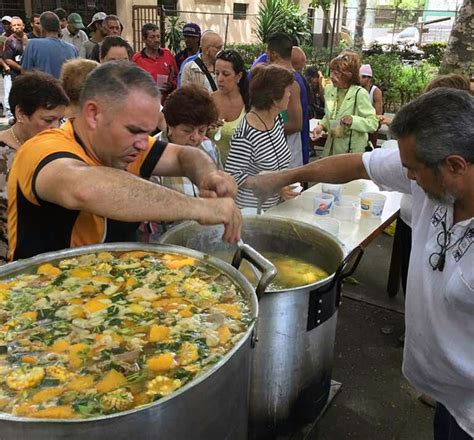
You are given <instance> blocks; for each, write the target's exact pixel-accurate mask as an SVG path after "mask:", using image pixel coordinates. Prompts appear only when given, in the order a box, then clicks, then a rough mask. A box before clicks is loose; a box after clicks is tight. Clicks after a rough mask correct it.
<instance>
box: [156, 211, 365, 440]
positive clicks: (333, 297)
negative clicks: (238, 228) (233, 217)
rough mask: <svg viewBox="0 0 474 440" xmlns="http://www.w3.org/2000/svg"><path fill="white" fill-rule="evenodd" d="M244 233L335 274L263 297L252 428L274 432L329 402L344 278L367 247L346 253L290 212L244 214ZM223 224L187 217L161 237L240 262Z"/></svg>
mask: <svg viewBox="0 0 474 440" xmlns="http://www.w3.org/2000/svg"><path fill="white" fill-rule="evenodd" d="M243 225H244V226H243V229H242V239H243V240H244V241H245V242H246V243H247V244H249V245H250V246H252V247H253V248H255V249H256V250H257V251H258V252H265V251H266V252H276V253H278V254H282V255H289V256H293V257H299V258H302V259H303V260H305V261H307V262H310V263H313V264H316V265H318V266H320V267H322V268H323V269H325V270H326V271H327V272H328V273H329V274H330V275H329V276H328V277H327V278H326V279H324V280H322V281H319V282H317V283H314V284H310V285H306V286H301V287H299V288H295V289H291V290H275V291H268V290H267V291H266V293H265V294H264V295H263V296H262V298H261V299H260V316H259V320H258V332H257V335H258V339H259V342H258V344H257V345H256V347H255V350H254V351H253V352H252V373H251V386H250V434H251V437H252V438H255V439H265V438H269V439H274V438H276V436H277V435H278V434H285V433H288V432H290V431H291V430H293V429H295V427H296V426H297V425H298V424H300V423H305V422H309V421H313V420H314V419H315V418H316V417H317V416H318V415H319V414H320V412H321V410H322V408H323V407H324V405H325V404H326V402H327V398H328V395H329V388H330V383H331V371H332V362H333V349H334V340H335V334H336V322H337V308H338V307H339V304H340V294H341V283H342V280H343V279H344V278H345V277H347V276H349V275H350V274H351V273H353V271H354V270H355V268H356V266H357V264H358V262H359V261H360V258H361V257H362V249H360V248H357V249H356V250H354V251H353V252H351V253H350V254H349V255H346V252H345V250H344V248H343V245H342V244H341V243H340V242H339V241H338V240H336V239H335V238H333V237H332V236H331V235H329V234H328V233H326V232H325V231H323V230H321V229H319V228H317V227H314V226H311V225H308V224H305V223H301V222H296V221H293V220H289V219H284V218H278V217H271V216H245V217H244V223H243ZM222 233H223V230H222V228H221V227H218V226H200V225H198V224H197V223H194V222H186V223H183V224H181V225H178V226H176V227H175V228H173V229H171V230H170V231H168V232H167V233H166V234H165V235H164V236H163V238H162V242H163V243H167V244H178V245H182V246H186V247H189V248H192V249H198V250H200V251H202V252H206V253H209V254H211V255H212V254H215V255H218V256H220V257H221V258H222V257H224V256H225V255H227V259H229V261H230V259H232V255H234V254H235V256H234V260H233V265H235V266H236V267H239V265H240V262H241V254H240V251H239V250H238V249H236V248H235V247H232V246H229V245H227V244H226V243H223V242H222V240H221V239H220V237H221V236H222Z"/></svg>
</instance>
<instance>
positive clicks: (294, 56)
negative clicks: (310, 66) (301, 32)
mask: <svg viewBox="0 0 474 440" xmlns="http://www.w3.org/2000/svg"><path fill="white" fill-rule="evenodd" d="M291 65H292V66H293V69H295V70H296V71H297V72H300V73H301V72H303V69H304V68H305V66H306V54H305V53H304V51H303V49H301V47H298V46H293V49H291Z"/></svg>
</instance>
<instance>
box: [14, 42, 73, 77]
mask: <svg viewBox="0 0 474 440" xmlns="http://www.w3.org/2000/svg"><path fill="white" fill-rule="evenodd" d="M77 56H78V53H77V49H76V48H75V47H74V46H73V45H72V44H69V43H66V42H64V41H62V40H60V39H59V38H51V37H47V38H37V39H34V40H30V41H29V42H28V44H27V46H26V49H25V52H24V54H23V59H22V62H21V67H22V68H23V69H25V70H40V71H41V72H45V73H49V74H50V75H53V76H54V77H56V78H58V79H59V77H60V75H61V67H62V65H63V64H64V63H65V62H66V61H67V60H69V59H71V58H77Z"/></svg>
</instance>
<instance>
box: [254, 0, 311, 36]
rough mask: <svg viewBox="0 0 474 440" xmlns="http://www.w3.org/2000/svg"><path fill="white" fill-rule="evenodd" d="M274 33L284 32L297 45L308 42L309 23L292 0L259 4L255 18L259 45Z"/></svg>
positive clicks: (274, 0) (267, 0) (268, 0)
mask: <svg viewBox="0 0 474 440" xmlns="http://www.w3.org/2000/svg"><path fill="white" fill-rule="evenodd" d="M274 32H285V33H287V34H289V35H291V36H292V37H295V38H296V39H297V40H298V43H299V44H302V43H303V42H307V41H309V40H310V37H311V34H310V31H309V23H308V18H307V16H306V14H302V13H301V11H300V8H299V6H298V5H297V4H295V3H293V1H292V0H266V1H265V2H264V3H261V4H260V7H259V9H258V15H257V18H256V34H257V37H258V39H259V40H260V42H261V43H265V42H266V40H267V38H268V37H269V36H270V35H271V34H273V33H274Z"/></svg>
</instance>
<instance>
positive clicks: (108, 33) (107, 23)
mask: <svg viewBox="0 0 474 440" xmlns="http://www.w3.org/2000/svg"><path fill="white" fill-rule="evenodd" d="M122 30H123V26H122V23H121V22H120V19H119V18H118V17H117V16H116V15H113V14H110V15H107V16H106V17H105V18H104V21H103V22H102V26H101V32H102V35H103V37H102V38H105V37H120V36H121V35H122ZM100 46H102V41H101V42H100V43H99V44H97V45H96V46H94V47H93V48H92V51H91V53H90V55H89V56H88V57H87V59H89V60H94V61H97V62H98V63H100Z"/></svg>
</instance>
